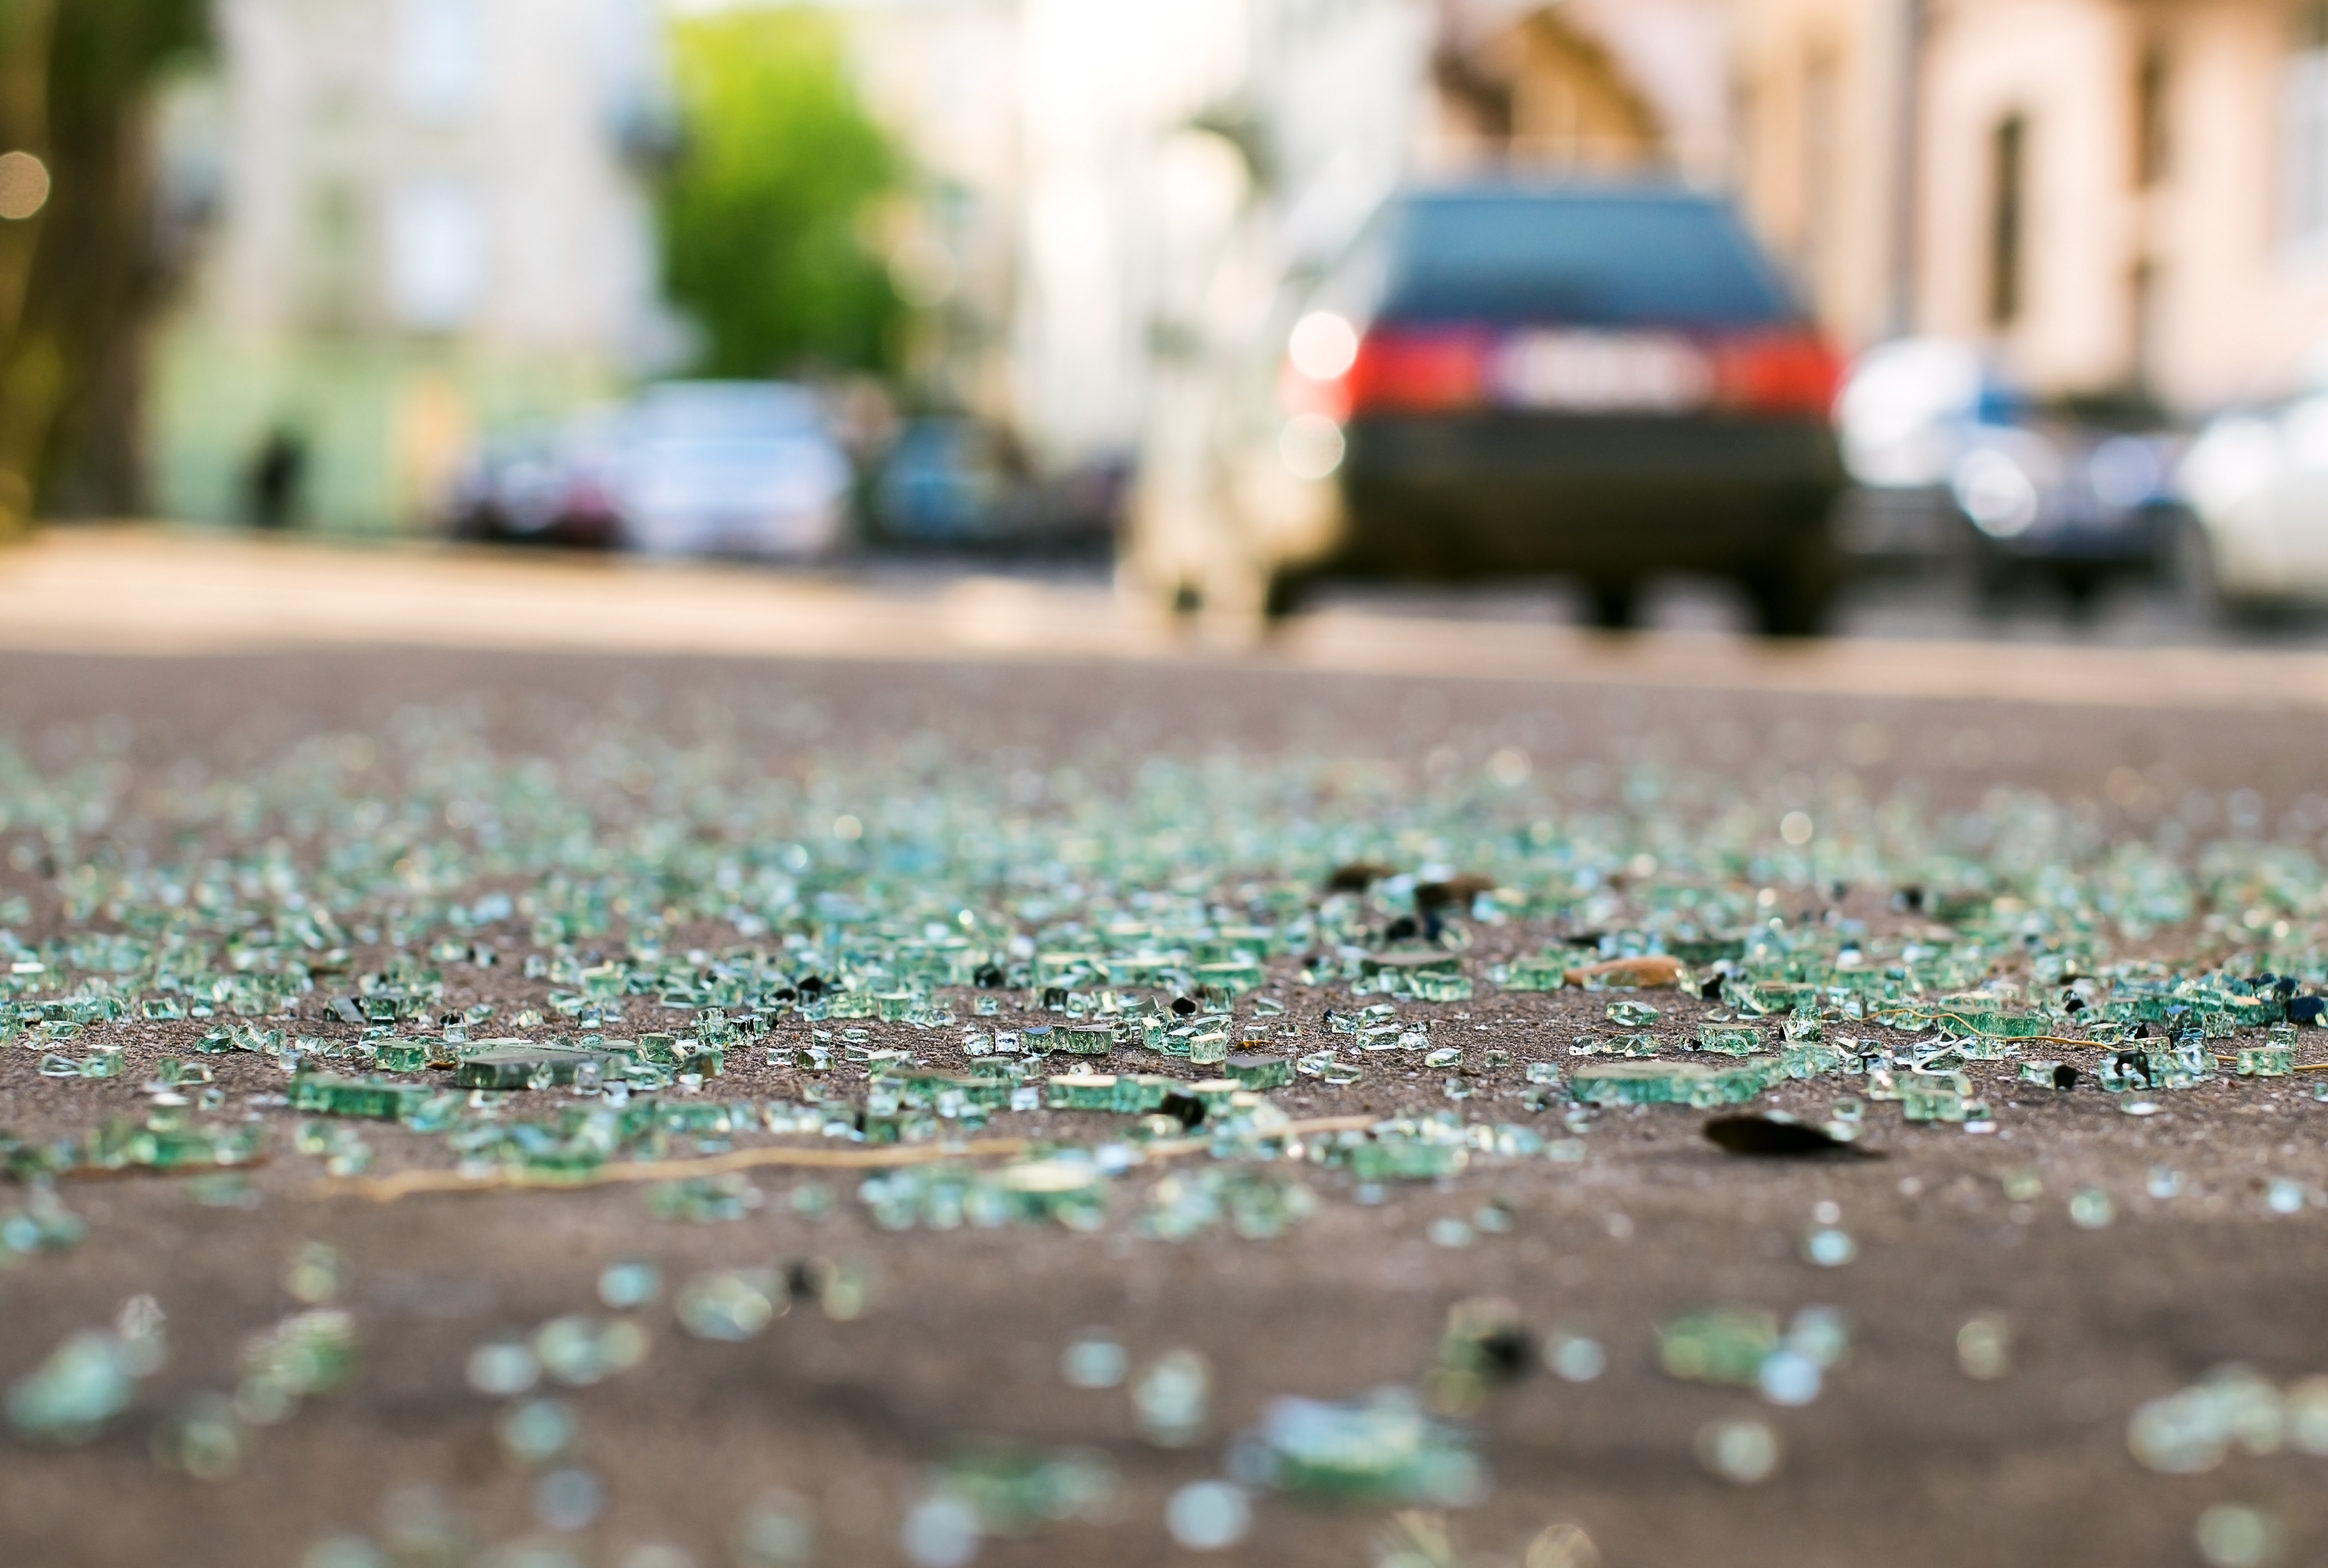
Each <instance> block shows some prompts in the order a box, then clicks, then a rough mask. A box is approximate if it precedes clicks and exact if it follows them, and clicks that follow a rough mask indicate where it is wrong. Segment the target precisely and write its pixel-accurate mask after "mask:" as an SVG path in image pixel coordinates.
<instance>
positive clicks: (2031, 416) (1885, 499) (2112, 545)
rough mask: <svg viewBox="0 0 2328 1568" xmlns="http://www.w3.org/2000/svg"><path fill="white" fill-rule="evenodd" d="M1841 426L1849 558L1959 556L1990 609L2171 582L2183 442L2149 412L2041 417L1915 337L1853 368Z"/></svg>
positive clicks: (1990, 378)
mask: <svg viewBox="0 0 2328 1568" xmlns="http://www.w3.org/2000/svg"><path fill="white" fill-rule="evenodd" d="M1836 412H1837V418H1838V422H1839V424H1840V426H1841V429H1842V435H1843V451H1844V459H1845V463H1846V465H1848V466H1849V468H1850V471H1851V476H1852V479H1853V481H1854V484H1855V485H1856V486H1857V490H1856V492H1855V493H1854V495H1853V496H1852V497H1851V499H1850V500H1849V501H1848V502H1846V505H1845V511H1844V516H1845V541H1846V544H1847V545H1849V546H1851V547H1852V548H1854V549H1855V550H1856V551H1857V552H1858V553H1860V554H1863V555H1867V556H1878V557H1881V556H1894V557H1899V556H1906V557H1911V558H1912V557H1918V556H1921V557H1925V558H1933V557H1947V556H1951V555H1968V556H1969V558H1970V559H1971V561H1972V563H1973V565H1974V568H1975V570H1976V577H1977V581H1978V583H1979V586H1980V588H1981V591H1982V596H1983V598H1984V600H1985V602H1987V603H1988V604H1990V605H1991V606H1996V605H2001V604H2003V603H2004V601H2005V600H2006V599H2007V597H2008V596H2010V595H2011V594H2012V593H2013V591H2014V589H2016V588H2017V587H2021V586H2022V585H2023V584H2024V583H2026V582H2028V581H2031V580H2041V581H2044V582H2048V583H2050V584H2051V585H2052V586H2053V587H2056V588H2058V589H2059V590H2060V592H2061V593H2062V594H2063V595H2064V596H2066V597H2067V598H2068V599H2069V600H2070V603H2071V605H2072V606H2076V607H2080V608H2082V607H2086V606H2090V605H2091V603H2092V602H2093V600H2094V599H2095V597H2096V596H2097V595H2098V593H2099V592H2100V591H2101V589H2102V588H2103V587H2105V586H2107V584H2108V583H2109V582H2111V581H2112V580H2113V579H2116V578H2120V577H2143V578H2150V579H2156V578H2162V577H2165V576H2167V575H2169V574H2170V573H2171V571H2172V570H2173V563H2174V559H2175V554H2176V540H2177V539H2178V537H2179V535H2180V532H2181V530H2182V529H2183V528H2184V527H2185V526H2186V524H2187V513H2186V512H2185V511H2184V509H2183V507H2182V503H2181V502H2180V500H2179V499H2178V497H2177V496H2176V494H2175V492H2174V487H2173V471H2174V464H2175V461H2176V456H2177V449H2178V438H2177V437H2174V436H2173V434H2171V433H2170V432H2167V431H2165V430H2164V429H2162V428H2161V425H2162V424H2163V421H2161V420H2159V419H2158V418H2156V417H2155V416H2154V415H2153V414H2151V413H2150V412H2149V411H2148V410H2145V409H2141V408H2119V409H2109V408H2102V407H2100V406H2098V405H2094V404H2088V405H2085V406H2083V407H2081V408H2045V407H2041V406H2039V405H2037V404H2035V403H2033V402H2032V400H2030V399H2027V398H2025V397H2023V396H2021V395H2020V394H2018V393H2017V392H2016V391H2015V390H2014V389H2012V388H2011V387H2010V386H2009V385H2007V384H2006V383H2005V382H2004V380H2003V379H2002V378H2001V377H1999V376H1998V375H1997V374H1996V372H1995V370H1994V368H1993V367H1992V366H1990V365H1989V364H1988V363H1987V362H1986V361H1985V359H1984V358H1983V356H1982V355H1981V354H1980V352H1979V351H1977V350H1976V349H1975V348H1973V347H1972V346H1971V345H1969V344H1966V343H1956V342H1951V341H1947V340H1941V339H1931V338H1917V339H1904V340H1901V341H1899V342H1896V343H1886V344H1883V345H1882V346H1880V347H1878V348H1875V349H1872V350H1870V351H1869V352H1867V353H1866V354H1864V355H1863V356H1862V357H1861V359H1860V360H1859V361H1858V363H1857V364H1856V365H1854V367H1853V370H1852V373H1851V376H1850V379H1849V380H1848V381H1847V382H1846V383H1845V388H1844V390H1843V395H1842V397H1841V398H1840V399H1838V400H1837V404H1836Z"/></svg>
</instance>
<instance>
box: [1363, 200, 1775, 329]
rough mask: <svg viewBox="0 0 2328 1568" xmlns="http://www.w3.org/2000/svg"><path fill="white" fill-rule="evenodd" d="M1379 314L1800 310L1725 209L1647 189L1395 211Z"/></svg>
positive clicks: (1424, 203) (1717, 316) (1598, 315)
mask: <svg viewBox="0 0 2328 1568" xmlns="http://www.w3.org/2000/svg"><path fill="white" fill-rule="evenodd" d="M1386 239H1388V248H1389V261H1390V267H1389V277H1388V280H1387V281H1388V290H1387V294H1386V296H1385V299H1384V301H1383V306H1382V313H1381V314H1382V315H1385V317H1388V318H1391V319H1394V320H1400V321H1510V322H1543V323H1560V324H1569V323H1572V324H1578V325H1586V326H1680V327H1688V326H1721V325H1759V324H1769V323H1777V322H1785V321H1791V320H1793V319H1795V316H1796V310H1795V305H1794V302H1793V301H1792V299H1790V298H1789V297H1788V292H1787V289H1786V286H1785V285H1784V284H1783V283H1781V282H1780V280H1779V277H1778V275H1777V273H1776V272H1775V271H1774V270H1773V269H1772V268H1771V267H1770V265H1769V262H1768V261H1766V260H1765V259H1764V258H1763V257H1762V254H1761V252H1760V250H1759V249H1757V248H1756V246H1755V244H1754V241H1753V240H1752V239H1751V238H1750V237H1749V236H1748V235H1747V233H1746V231H1745V230H1744V229H1743V227H1742V226H1741V224H1740V223H1739V221H1738V220H1737V218H1736V217H1735V216H1734V215H1733V214H1732V212H1731V211H1730V209H1729V208H1728V207H1726V206H1724V205H1723V204H1722V203H1721V202H1713V201H1709V200H1707V199H1705V198H1704V197H1699V196H1691V195H1685V194H1677V193H1676V194H1666V193H1663V192H1658V193H1645V192H1557V193H1553V192H1513V191H1497V192H1437V193H1432V194H1428V195H1420V196H1413V197H1410V198H1408V199H1407V200H1406V201H1405V202H1403V203H1402V204H1401V205H1400V206H1399V208H1398V209H1397V210H1396V211H1394V213H1393V214H1392V216H1391V220H1390V230H1389V232H1388V234H1387V236H1386Z"/></svg>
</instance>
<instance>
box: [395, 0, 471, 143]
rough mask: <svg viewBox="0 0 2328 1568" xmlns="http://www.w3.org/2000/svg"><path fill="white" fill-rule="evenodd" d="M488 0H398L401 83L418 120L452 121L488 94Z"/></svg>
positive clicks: (404, 98) (408, 107)
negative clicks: (485, 7) (485, 0)
mask: <svg viewBox="0 0 2328 1568" xmlns="http://www.w3.org/2000/svg"><path fill="white" fill-rule="evenodd" d="M481 5H482V0H397V5H396V40H395V49H396V88H397V98H398V99H399V101H400V102H401V103H402V104H403V106H404V109H405V112H406V113H408V114H409V115H411V116H412V117H414V118H415V119H419V120H427V121H431V122H434V123H437V124H449V123H452V122H455V121H459V120H464V119H466V118H468V117H470V116H472V115H474V114H475V113H476V111H477V107H478V103H479V100H480V99H482V98H483V94H484V77H485V36H484V33H485V28H484V17H483V14H482V11H481Z"/></svg>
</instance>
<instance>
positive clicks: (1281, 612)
mask: <svg viewBox="0 0 2328 1568" xmlns="http://www.w3.org/2000/svg"><path fill="white" fill-rule="evenodd" d="M1308 597H1309V580H1308V579H1307V578H1305V577H1301V576H1300V575H1299V574H1297V573H1294V572H1272V573H1270V575H1269V584H1268V586H1267V587H1264V588H1263V590H1262V595H1261V618H1262V623H1263V624H1264V625H1269V626H1278V625H1282V624H1284V623H1285V622H1286V621H1288V620H1290V619H1291V618H1292V617H1293V616H1295V615H1299V614H1300V611H1301V605H1302V601H1304V600H1305V599H1307V598H1308Z"/></svg>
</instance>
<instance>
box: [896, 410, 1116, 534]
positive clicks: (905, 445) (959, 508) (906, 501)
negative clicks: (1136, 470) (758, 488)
mask: <svg viewBox="0 0 2328 1568" xmlns="http://www.w3.org/2000/svg"><path fill="white" fill-rule="evenodd" d="M1124 473H1125V470H1124V465H1122V464H1121V463H1116V462H1111V461H1108V460H1105V459H1095V460H1091V461H1087V462H1084V463H1083V464H1080V465H1076V466H1075V467H1073V468H1070V469H1068V470H1066V471H1065V472H1064V473H1061V474H1053V475H1038V474H1036V473H1034V472H1033V468H1032V465H1031V464H1030V463H1029V462H1028V458H1027V455H1026V454H1025V452H1024V451H1023V450H1021V449H1020V447H1019V444H1018V443H1017V442H1016V441H1014V440H1013V439H1011V437H1010V436H1009V432H1008V431H1006V430H1002V429H1000V428H998V427H995V426H993V425H990V424H988V423H986V422H985V421H983V420H980V419H974V418H963V417H958V416H957V417H940V418H918V419H914V420H910V421H908V422H907V423H906V427H905V428H904V429H903V430H901V431H900V432H899V433H898V436H897V439H896V442H895V443H894V444H893V445H892V446H890V448H889V451H888V453H887V456H886V457H885V458H884V459H883V461H882V463H881V466H880V472H879V474H878V477H877V478H876V480H875V481H874V484H873V488H872V499H871V514H872V522H873V528H874V532H875V535H876V536H877V537H878V538H879V539H881V540H886V541H887V542H890V543H893V544H900V545H909V546H937V547H953V548H964V549H983V550H1002V551H1047V550H1048V551H1059V550H1075V549H1084V548H1086V547H1101V546H1104V545H1105V544H1106V543H1107V542H1108V541H1109V540H1112V537H1113V535H1114V531H1115V526H1116V520H1117V517H1118V514H1119V513H1120V512H1121V510H1122V496H1123V488H1124Z"/></svg>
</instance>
